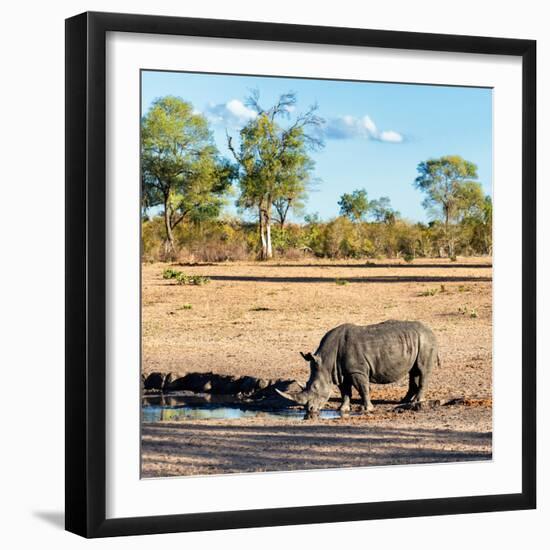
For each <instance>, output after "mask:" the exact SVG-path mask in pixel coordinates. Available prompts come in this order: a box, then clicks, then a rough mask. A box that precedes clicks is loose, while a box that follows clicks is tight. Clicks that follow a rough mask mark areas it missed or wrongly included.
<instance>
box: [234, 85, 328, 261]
mask: <svg viewBox="0 0 550 550" xmlns="http://www.w3.org/2000/svg"><path fill="white" fill-rule="evenodd" d="M295 104H296V94H295V93H293V92H288V93H286V94H283V95H281V96H280V97H279V99H278V101H277V103H276V104H275V105H273V106H272V107H270V108H269V109H264V108H263V107H261V105H260V103H259V92H258V91H254V92H252V94H251V95H250V97H248V98H247V101H246V105H247V106H248V107H249V108H252V109H254V111H255V112H256V116H255V117H254V118H253V119H252V120H250V121H249V122H248V123H247V124H246V125H245V126H244V127H243V128H242V129H241V131H240V133H239V137H240V147H239V148H238V150H237V148H235V147H234V145H233V141H232V138H231V136H229V135H228V136H227V142H228V147H229V149H230V151H231V152H232V154H233V156H234V158H235V160H236V161H237V164H238V166H239V187H240V196H239V199H238V201H237V205H238V206H239V207H240V208H243V209H248V210H252V211H254V212H255V213H256V215H257V216H258V229H259V238H260V243H261V253H260V257H261V259H263V260H265V259H269V258H271V257H272V256H273V246H272V242H271V241H272V239H271V224H272V222H273V209H274V208H275V209H276V211H277V212H278V214H279V216H278V218H279V223H280V225H281V226H284V222H285V220H286V216H287V214H288V210H289V208H291V207H292V205H294V204H296V203H297V202H298V201H299V200H303V198H304V197H305V193H306V190H307V184H308V182H309V178H310V174H311V172H312V170H313V167H314V163H313V161H312V160H311V158H310V157H309V154H308V152H309V151H310V150H312V149H315V148H318V147H321V146H322V140H321V139H320V138H319V137H318V132H316V130H317V129H318V128H319V126H320V125H321V124H322V123H323V120H322V119H321V118H320V117H319V116H317V114H316V111H317V107H316V106H313V107H311V108H310V109H309V110H308V111H307V112H305V113H303V114H300V115H297V116H296V117H294V119H292V120H290V119H291V114H290V113H291V112H292V111H293V110H294V107H295ZM285 121H287V122H286V123H285ZM308 130H311V132H309V133H308Z"/></svg>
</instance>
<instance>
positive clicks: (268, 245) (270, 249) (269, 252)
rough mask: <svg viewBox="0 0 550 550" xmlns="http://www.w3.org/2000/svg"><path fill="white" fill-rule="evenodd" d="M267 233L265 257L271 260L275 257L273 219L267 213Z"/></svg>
mask: <svg viewBox="0 0 550 550" xmlns="http://www.w3.org/2000/svg"><path fill="white" fill-rule="evenodd" d="M265 234H266V254H265V259H266V260H270V259H271V258H273V247H272V245H271V219H270V218H269V215H267V214H266V220H265Z"/></svg>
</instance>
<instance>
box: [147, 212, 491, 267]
mask: <svg viewBox="0 0 550 550" xmlns="http://www.w3.org/2000/svg"><path fill="white" fill-rule="evenodd" d="M306 219H307V221H306V223H304V224H295V223H287V224H285V225H284V226H283V227H281V226H280V225H275V226H273V228H272V245H273V252H274V256H275V257H277V258H281V259H300V258H303V257H307V256H312V257H319V258H331V259H337V258H342V259H346V258H354V259H361V258H365V259H379V258H403V259H404V260H405V261H413V260H414V259H415V258H423V257H449V254H448V229H447V230H446V229H445V226H444V224H443V223H442V222H440V221H435V222H431V223H429V224H423V223H411V222H409V221H406V220H403V219H397V220H393V221H390V222H369V221H357V222H354V221H352V220H350V219H349V218H348V217H346V216H339V217H338V218H335V219H333V220H330V221H328V222H322V221H320V220H319V219H317V218H316V217H315V216H313V217H309V218H307V217H306ZM451 231H452V232H453V238H454V250H455V254H456V255H463V256H467V255H486V254H491V252H492V241H491V233H492V228H491V224H490V223H484V222H483V221H481V220H480V219H475V220H473V219H465V220H464V221H463V222H462V223H460V224H458V225H456V226H452V228H451ZM164 239H165V233H164V222H163V219H162V217H161V216H157V217H154V218H151V219H147V220H144V221H143V224H142V244H143V260H144V261H159V260H160V261H164V260H174V259H177V260H180V261H183V262H219V261H231V260H252V259H258V258H259V257H260V256H261V248H260V243H259V240H258V226H257V224H256V223H246V222H243V221H242V220H240V219H238V218H233V219H215V220H208V221H205V222H202V223H201V224H194V223H183V224H181V225H179V226H178V227H177V229H176V230H175V231H174V240H175V249H176V250H177V252H170V254H169V256H168V257H166V252H165V247H164ZM451 259H453V256H451Z"/></svg>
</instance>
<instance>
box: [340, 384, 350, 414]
mask: <svg viewBox="0 0 550 550" xmlns="http://www.w3.org/2000/svg"><path fill="white" fill-rule="evenodd" d="M338 388H339V389H340V394H341V395H342V404H341V405H340V414H347V413H349V411H350V409H351V405H350V404H351V389H352V385H351V382H350V381H345V382H343V383H342V384H340V385H339V386H338Z"/></svg>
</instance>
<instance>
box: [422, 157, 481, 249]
mask: <svg viewBox="0 0 550 550" xmlns="http://www.w3.org/2000/svg"><path fill="white" fill-rule="evenodd" d="M417 171H418V176H417V178H416V179H415V181H414V185H415V187H416V188H417V189H420V190H421V191H422V192H424V193H425V194H426V198H425V199H424V202H423V206H424V208H426V209H428V210H429V211H431V213H432V214H433V217H434V218H435V219H441V220H442V222H443V224H444V231H445V240H446V245H447V253H448V255H449V256H450V257H453V256H455V245H456V240H457V231H456V226H457V224H458V223H459V222H460V220H461V218H462V217H463V216H464V215H465V214H466V213H467V212H468V210H469V209H470V208H472V205H473V204H475V203H477V202H478V200H479V198H480V197H483V194H482V191H481V185H480V184H479V182H477V181H475V180H477V178H478V175H477V166H476V165H475V164H474V163H473V162H470V161H468V160H465V159H463V158H462V157H460V156H458V155H449V156H444V157H441V158H438V159H429V160H427V161H423V162H421V163H420V164H419V165H418V167H417Z"/></svg>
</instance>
